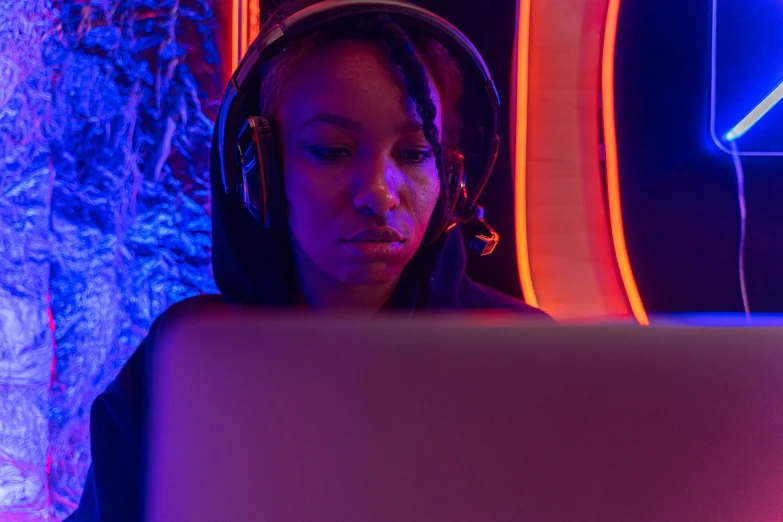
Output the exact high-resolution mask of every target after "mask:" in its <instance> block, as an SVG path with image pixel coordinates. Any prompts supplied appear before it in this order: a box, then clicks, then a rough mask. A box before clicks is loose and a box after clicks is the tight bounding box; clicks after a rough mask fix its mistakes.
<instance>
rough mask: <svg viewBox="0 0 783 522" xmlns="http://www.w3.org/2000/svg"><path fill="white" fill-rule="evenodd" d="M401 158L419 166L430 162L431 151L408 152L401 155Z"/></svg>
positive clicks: (416, 150) (415, 150)
mask: <svg viewBox="0 0 783 522" xmlns="http://www.w3.org/2000/svg"><path fill="white" fill-rule="evenodd" d="M402 157H403V159H404V160H405V161H407V162H409V163H413V164H414V165H420V164H422V163H426V162H427V161H429V160H430V158H432V151H431V150H421V149H414V150H408V151H405V152H404V153H403V154H402Z"/></svg>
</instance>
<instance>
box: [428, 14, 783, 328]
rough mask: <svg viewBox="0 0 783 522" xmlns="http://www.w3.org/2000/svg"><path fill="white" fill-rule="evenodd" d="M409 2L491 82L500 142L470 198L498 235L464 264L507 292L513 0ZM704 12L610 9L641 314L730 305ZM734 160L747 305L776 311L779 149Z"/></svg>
mask: <svg viewBox="0 0 783 522" xmlns="http://www.w3.org/2000/svg"><path fill="white" fill-rule="evenodd" d="M738 1H742V2H747V1H748V0H738ZM418 3H419V4H420V5H422V6H424V7H426V8H428V9H430V10H432V11H434V12H436V13H437V14H439V15H441V16H443V17H444V18H446V19H447V20H449V21H450V22H452V23H453V24H454V25H455V26H457V27H458V28H459V29H460V30H462V32H463V33H465V35H466V36H467V37H468V38H469V39H470V40H471V41H472V42H473V43H474V44H475V45H476V47H477V48H478V49H479V51H480V52H481V53H482V54H483V56H484V58H485V60H486V62H487V65H488V67H489V69H490V71H491V72H492V74H493V76H494V78H495V82H496V83H497V86H498V90H499V91H500V95H501V100H502V102H503V108H502V109H503V110H502V111H501V120H500V123H501V139H502V144H503V145H502V148H501V152H500V157H499V158H498V163H497V166H496V168H495V171H494V174H493V177H492V179H491V180H490V182H489V185H488V186H487V189H486V192H485V193H484V195H483V196H482V202H483V203H484V204H485V205H486V206H487V209H488V212H489V214H488V215H489V218H490V219H489V220H490V221H491V223H492V224H493V225H494V226H495V227H496V228H497V229H498V231H499V232H500V234H501V237H502V241H501V243H500V245H499V246H498V249H497V250H496V252H495V253H494V254H493V255H492V256H490V257H488V258H483V259H476V258H472V259H471V263H470V266H469V272H470V274H471V275H472V276H473V277H474V278H475V279H477V280H479V281H482V282H485V283H487V284H489V285H491V286H494V287H496V288H498V289H500V290H502V291H504V292H507V293H510V294H513V295H516V296H519V295H520V294H521V292H520V289H519V279H518V273H517V262H516V250H515V241H514V224H513V221H514V220H513V212H514V206H513V203H514V202H513V190H512V178H511V167H510V152H509V135H508V121H509V103H508V102H509V98H510V97H509V94H510V82H511V60H512V52H513V39H514V29H515V21H516V2H514V1H512V0H484V1H482V2H481V3H480V4H477V3H476V2H468V1H466V0H458V1H451V2H443V1H442V0H418ZM478 5H480V6H481V7H480V8H479V7H478ZM711 13H712V2H711V1H710V0H692V1H688V2H683V1H682V0H656V1H655V2H649V1H646V0H626V1H624V2H623V3H622V6H621V10H620V21H619V29H618V41H617V57H616V96H617V99H616V111H617V126H618V141H619V154H620V175H621V178H620V186H621V191H622V202H623V217H624V224H625V230H626V239H627V242H628V249H629V255H630V258H631V263H632V266H633V269H634V274H635V276H636V280H637V284H638V286H639V291H640V293H641V296H642V299H643V301H644V303H645V306H646V308H647V309H648V311H649V312H651V313H676V312H738V311H741V310H742V299H741V294H740V286H739V272H738V269H739V265H738V248H739V233H740V220H739V207H738V199H737V179H736V174H735V170H734V167H733V163H732V158H731V156H729V155H728V154H726V153H725V152H723V151H721V150H720V149H718V147H717V146H716V145H715V143H714V142H713V141H712V139H711V137H710V129H709V111H710V94H709V93H710V59H711V57H710V41H711ZM781 30H783V28H781ZM782 56H783V53H782ZM781 67H783V62H782V64H781ZM782 109H783V108H782V107H776V108H775V109H774V110H782ZM596 146H597V145H596ZM743 166H744V171H745V192H746V201H747V213H748V235H747V244H746V255H745V272H746V278H747V285H748V294H749V299H750V306H751V310H752V311H754V312H780V311H783V270H780V269H779V266H780V260H781V259H783V158H763V157H755V158H754V157H745V158H743ZM492 218H494V219H492Z"/></svg>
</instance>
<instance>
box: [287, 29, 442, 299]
mask: <svg viewBox="0 0 783 522" xmlns="http://www.w3.org/2000/svg"><path fill="white" fill-rule="evenodd" d="M402 81H403V80H402V78H401V75H400V74H399V73H397V72H396V70H395V69H393V65H392V63H391V61H390V59H389V58H388V57H387V53H386V52H385V51H384V50H383V49H381V48H380V47H378V46H377V45H376V44H373V43H371V42H361V41H350V40H348V41H342V42H338V43H335V44H333V45H330V46H328V47H326V48H324V49H321V50H319V51H317V52H316V53H314V54H312V55H310V56H309V57H308V58H306V59H304V61H302V62H300V63H299V64H298V65H297V67H296V68H295V70H293V71H291V73H290V75H289V81H288V83H287V84H286V90H285V92H284V93H283V96H282V100H281V102H280V105H279V106H278V107H279V110H278V114H277V120H278V125H279V128H280V131H281V136H282V147H283V172H284V178H285V190H286V194H287V197H288V207H289V223H290V227H291V231H292V235H293V239H294V243H295V247H296V251H297V256H298V257H300V258H301V257H302V256H304V257H305V259H298V265H299V267H300V270H302V269H303V266H311V267H312V268H313V269H315V270H320V271H321V272H324V273H325V274H326V275H328V276H331V278H333V279H335V280H337V281H339V282H342V283H344V284H348V285H383V284H389V283H392V282H394V281H396V280H397V279H398V278H399V276H400V273H401V272H402V270H403V268H404V267H405V265H406V264H407V263H408V262H409V261H410V260H411V258H412V257H413V255H414V254H415V253H416V250H417V249H418V248H419V245H420V244H421V241H422V239H423V237H424V233H425V231H426V229H427V225H428V223H429V220H430V217H431V216H432V213H433V209H434V208H435V204H436V202H437V200H438V195H439V192H440V181H439V178H438V171H437V167H436V164H435V159H434V156H433V152H432V149H431V147H430V145H429V143H428V142H427V140H426V139H425V137H424V133H423V132H422V130H421V120H420V119H419V118H418V116H417V114H416V111H415V106H414V105H413V103H412V102H411V101H410V100H409V99H408V97H407V92H406V89H405V87H404V84H403V83H402ZM430 89H431V90H432V96H433V101H434V102H435V104H436V107H437V108H438V118H437V120H436V122H435V123H436V125H437V127H438V130H440V128H441V119H440V113H441V109H440V102H439V99H438V96H437V92H436V90H435V87H434V85H433V84H432V83H430Z"/></svg>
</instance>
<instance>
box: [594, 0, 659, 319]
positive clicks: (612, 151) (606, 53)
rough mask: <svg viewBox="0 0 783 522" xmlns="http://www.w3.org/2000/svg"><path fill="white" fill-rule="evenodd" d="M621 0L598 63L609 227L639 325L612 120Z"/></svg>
mask: <svg viewBox="0 0 783 522" xmlns="http://www.w3.org/2000/svg"><path fill="white" fill-rule="evenodd" d="M620 2H621V0H609V8H608V11H607V14H606V31H605V33H604V49H603V59H602V64H601V85H602V88H601V95H602V98H603V106H604V110H603V120H604V121H603V126H604V144H605V146H606V192H607V200H608V204H609V222H610V224H611V229H612V242H613V243H614V252H615V259H616V260H617V267H618V269H619V271H620V277H621V278H622V281H623V286H624V287H625V293H626V296H627V298H628V304H629V305H630V306H631V311H632V312H633V315H634V317H635V318H636V320H637V321H638V322H639V324H642V325H649V324H650V320H649V317H648V316H647V311H646V310H645V309H644V303H643V302H642V298H641V296H640V295H639V289H638V288H637V286H636V280H635V279H634V275H633V269H632V268H631V262H630V259H629V258H628V247H627V245H626V243H625V231H624V229H623V212H622V205H621V201H620V171H619V165H618V163H619V162H618V157H617V156H618V154H617V127H616V120H615V97H614V59H615V47H616V43H617V24H618V19H619V14H620Z"/></svg>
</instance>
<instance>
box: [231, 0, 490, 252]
mask: <svg viewBox="0 0 783 522" xmlns="http://www.w3.org/2000/svg"><path fill="white" fill-rule="evenodd" d="M373 14H382V15H388V16H389V17H391V18H392V19H393V20H394V21H395V22H396V23H398V24H400V25H401V26H402V27H403V28H405V27H410V28H414V29H417V30H419V31H422V32H424V33H425V34H427V35H428V36H431V37H432V38H434V39H435V40H436V41H438V42H439V43H440V44H441V45H443V46H444V47H446V49H448V50H449V51H450V52H451V54H452V55H453V56H454V57H455V58H456V59H457V61H458V63H459V64H460V67H461V68H462V73H463V82H464V86H463V98H468V97H471V98H474V99H475V100H474V101H475V102H476V104H477V106H472V108H474V109H477V110H476V111H475V112H476V116H475V118H474V119H475V121H474V122H473V123H474V125H472V126H471V125H464V129H468V128H470V129H471V130H472V131H475V132H471V131H468V130H465V131H463V133H462V138H463V141H464V142H465V143H463V146H464V147H468V148H470V149H471V153H470V154H465V155H463V154H461V153H458V152H456V151H451V150H446V149H444V158H443V165H444V170H445V172H444V174H445V177H446V180H445V183H446V185H447V186H446V193H447V194H448V195H449V197H450V198H451V201H450V202H447V203H446V205H445V207H446V209H447V210H446V212H445V215H444V216H440V221H439V222H438V223H437V224H436V225H435V227H434V233H432V234H431V235H432V237H431V241H434V240H435V239H437V237H439V236H440V235H441V234H443V233H444V232H446V231H448V230H450V229H451V228H453V227H454V226H456V225H457V224H460V223H470V222H478V223H480V224H482V225H483V226H484V227H486V229H487V230H488V231H489V235H478V236H476V238H475V239H474V240H473V241H472V242H471V243H470V249H471V250H473V251H475V252H477V253H479V254H480V255H482V256H484V255H489V254H491V253H492V251H493V250H494V249H495V246H496V245H497V243H498V241H499V240H500V237H499V236H498V234H497V232H495V230H494V229H493V228H492V227H491V226H489V224H487V223H486V222H485V221H484V209H483V208H482V207H480V206H478V205H477V204H476V200H477V199H478V197H479V196H480V195H481V192H482V191H483V190H484V186H485V185H486V183H487V180H488V179H489V175H490V174H491V173H492V168H493V167H494V165H495V160H496V159H497V154H498V147H499V143H500V139H499V137H498V135H497V126H498V123H497V119H498V116H497V114H498V106H499V105H500V98H499V96H498V92H497V88H496V87H495V83H494V82H493V81H492V78H491V77H490V74H489V71H488V70H487V66H486V64H485V63H484V60H483V58H482V57H481V55H480V54H479V53H478V51H477V50H476V49H475V48H474V47H473V45H472V44H471V43H470V41H468V39H467V38H465V36H464V35H463V34H462V33H461V32H460V31H459V30H457V29H456V28H455V27H454V26H452V25H451V24H449V23H448V22H447V21H445V20H443V19H442V18H440V17H438V16H437V15H435V14H433V13H431V12H430V11H428V10H426V9H423V8H421V7H418V6H415V5H413V4H409V3H407V2H403V1H399V0H370V1H366V0H326V1H323V2H320V3H317V4H314V5H312V6H310V7H307V8H305V9H302V10H301V11H299V12H297V13H294V14H293V15H291V16H289V17H288V18H286V19H285V20H284V21H283V22H281V23H280V24H278V25H276V26H275V27H273V28H272V29H270V30H269V31H267V32H266V33H264V34H262V35H260V36H259V37H258V38H257V39H256V40H255V41H254V42H253V44H252V45H251V46H250V48H249V49H248V52H247V54H245V56H244V58H242V61H241V62H240V64H239V67H238V68H237V70H236V71H235V72H234V74H233V76H232V77H231V80H229V83H228V87H227V89H226V93H225V95H224V96H223V101H222V103H221V106H220V112H219V115H218V121H217V129H216V132H217V137H218V140H217V141H218V144H219V148H220V151H219V153H220V168H221V175H222V178H223V188H224V190H225V191H226V193H232V192H239V193H240V194H241V195H242V200H243V202H244V205H245V207H246V208H247V209H248V211H249V212H250V213H251V214H252V215H253V216H254V217H255V218H256V219H257V220H259V221H260V222H261V223H262V224H263V226H264V227H265V228H274V227H278V226H281V224H283V223H285V221H286V211H285V206H286V200H285V190H284V188H283V180H282V168H281V167H282V161H281V159H280V154H281V152H280V145H279V142H278V139H277V134H276V131H275V128H274V122H272V121H271V120H269V119H267V118H264V117H262V116H253V115H252V113H253V108H254V107H253V105H254V104H256V98H257V92H258V88H259V86H260V84H261V79H262V65H263V64H265V63H268V62H269V61H270V60H271V59H272V58H273V57H274V56H275V55H277V54H278V53H280V52H281V51H282V50H284V49H285V48H286V47H287V46H288V44H289V42H291V41H292V40H294V39H297V38H302V37H305V36H308V35H310V34H312V33H314V32H316V31H319V30H322V29H324V28H328V27H331V26H334V25H336V24H338V23H341V22H344V21H346V20H348V19H350V18H353V17H356V16H358V15H373ZM464 68H467V69H468V70H467V71H466V70H464ZM471 79H472V80H473V81H472V82H471V81H470V80H471ZM246 92H249V93H250V95H249V96H247V95H246V94H245V93H246ZM236 121H242V122H243V124H242V126H241V127H240V128H239V129H238V132H237V128H236V125H235V124H234V122H236ZM227 143H233V144H235V145H234V147H226V146H225V144H227ZM467 172H470V173H471V174H472V173H473V172H475V175H476V179H477V181H476V183H475V184H474V185H473V186H472V187H468V185H467V175H466V173H467Z"/></svg>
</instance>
